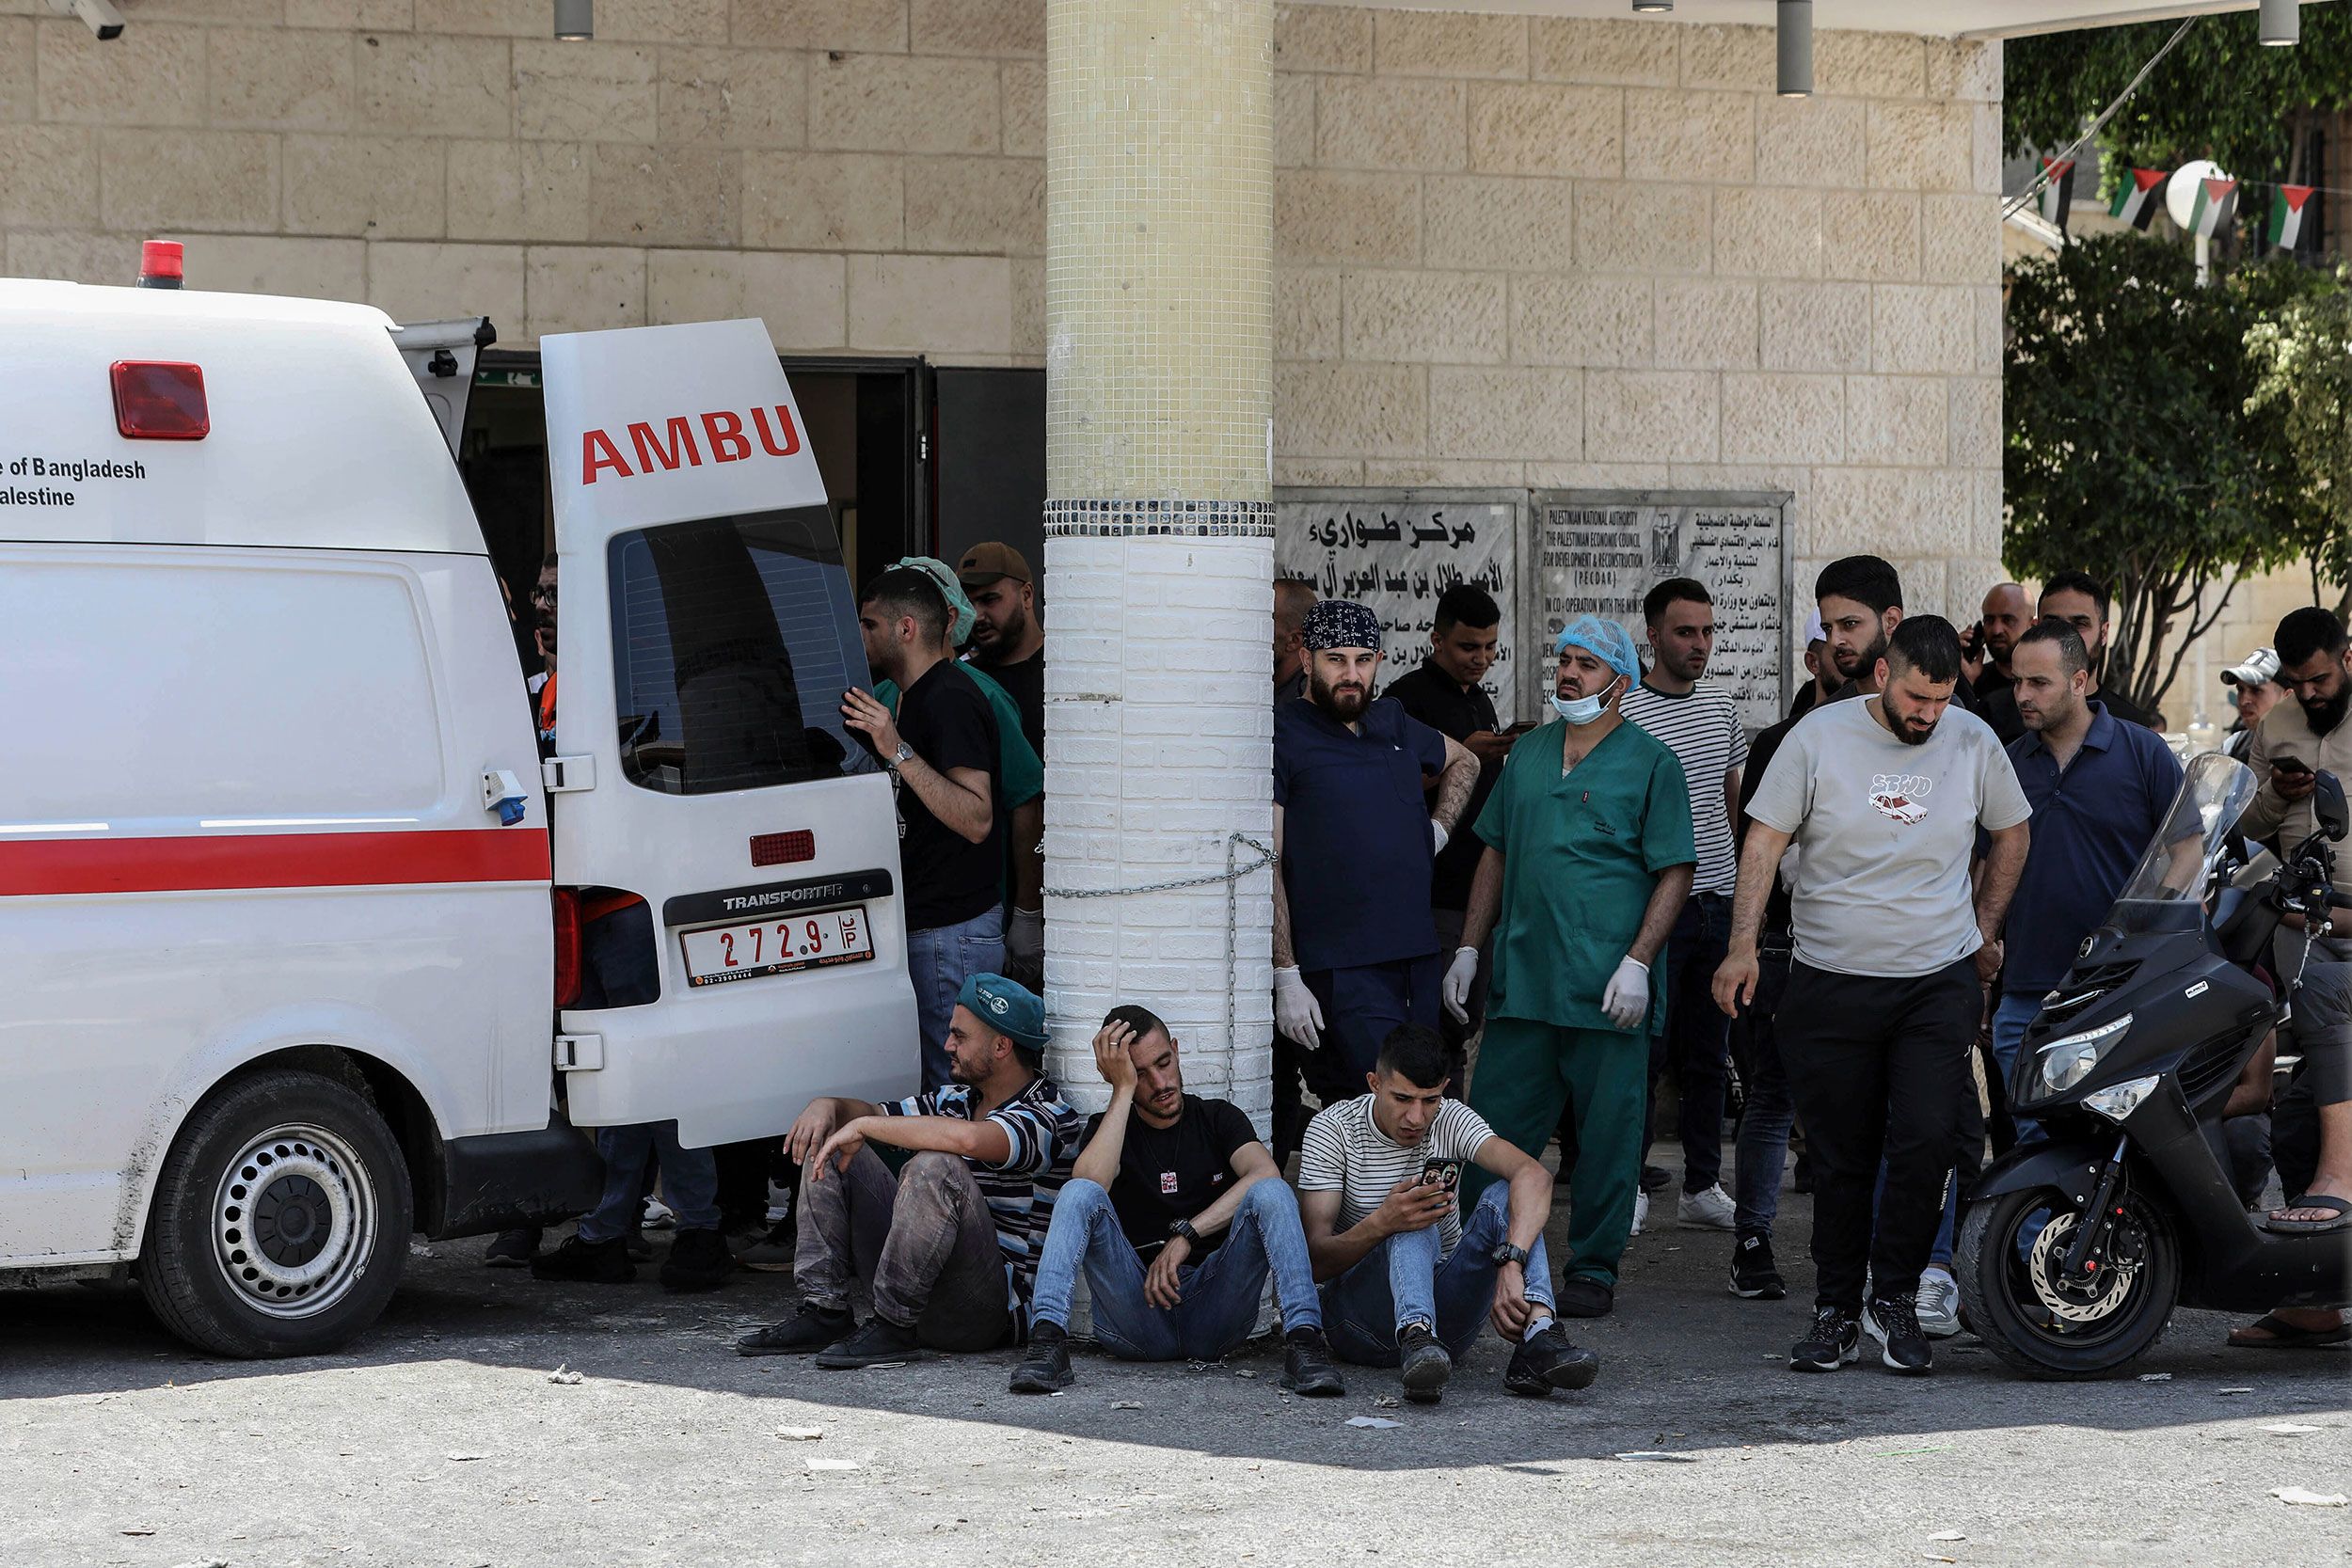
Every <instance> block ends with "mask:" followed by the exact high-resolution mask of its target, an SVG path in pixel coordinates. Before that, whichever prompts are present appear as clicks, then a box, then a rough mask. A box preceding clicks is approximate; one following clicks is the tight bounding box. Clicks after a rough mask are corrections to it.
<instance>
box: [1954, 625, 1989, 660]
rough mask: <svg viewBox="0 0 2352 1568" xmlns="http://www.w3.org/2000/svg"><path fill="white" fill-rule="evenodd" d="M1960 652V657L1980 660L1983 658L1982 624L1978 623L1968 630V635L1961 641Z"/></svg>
mask: <svg viewBox="0 0 2352 1568" xmlns="http://www.w3.org/2000/svg"><path fill="white" fill-rule="evenodd" d="M1960 651H1961V655H1962V657H1965V658H1982V657H1984V623H1983V622H1981V621H1979V622H1978V623H1977V624H1976V625H1975V626H1970V627H1969V628H1968V635H1967V636H1966V637H1964V638H1963V639H1961V643H1960Z"/></svg>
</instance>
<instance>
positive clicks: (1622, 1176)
mask: <svg viewBox="0 0 2352 1568" xmlns="http://www.w3.org/2000/svg"><path fill="white" fill-rule="evenodd" d="M1567 730H1568V726H1567V725H1566V724H1565V722H1555V723H1550V724H1546V725H1544V726H1543V727H1542V728H1540V729H1538V730H1535V731H1534V733H1533V734H1530V735H1528V736H1523V737H1522V738H1521V739H1520V740H1519V742H1518V744H1517V745H1516V746H1514V747H1512V748H1511V754H1510V756H1509V757H1507V758H1506V759H1504V762H1503V765H1502V777H1501V778H1499V779H1498V780H1496V782H1495V787H1494V793H1493V794H1491V795H1490V796H1488V797H1487V800H1486V809H1485V810H1484V811H1482V812H1481V813H1480V814H1479V816H1478V821H1477V823H1476V824H1475V827H1476V832H1477V833H1478V836H1479V838H1480V839H1482V840H1484V841H1485V843H1486V846H1487V847H1489V848H1492V849H1494V850H1496V851H1497V852H1498V853H1500V854H1501V855H1502V903H1501V906H1500V908H1499V909H1498V911H1497V913H1496V917H1495V929H1494V936H1493V942H1494V989H1493V991H1492V994H1491V996H1490V999H1489V1000H1488V1002H1487V1006H1486V1035H1485V1037H1484V1039H1483V1040H1482V1042H1481V1044H1480V1046H1479V1051H1478V1070H1477V1071H1476V1073H1475V1074H1474V1075H1473V1076H1472V1077H1471V1080H1470V1108H1471V1109H1473V1110H1475V1111H1476V1112H1478V1114H1479V1115H1480V1116H1482V1117H1486V1121H1487V1123H1488V1125H1490V1126H1492V1127H1493V1128H1494V1130H1495V1132H1496V1133H1497V1134H1498V1135H1499V1136H1501V1137H1502V1138H1505V1139H1507V1140H1508V1141H1510V1142H1511V1143H1512V1144H1514V1145H1516V1146H1517V1147H1518V1148H1522V1149H1525V1150H1526V1151H1527V1152H1528V1153H1529V1154H1532V1155H1534V1156H1537V1157H1538V1158H1540V1157H1541V1156H1542V1154H1543V1151H1544V1146H1545V1145H1546V1144H1547V1143H1549V1141H1550V1140H1551V1134H1552V1131H1553V1130H1554V1129H1555V1128H1557V1127H1558V1126H1559V1125H1560V1118H1561V1115H1562V1113H1563V1112H1564V1111H1565V1112H1566V1113H1568V1114H1569V1115H1571V1116H1573V1117H1574V1118H1575V1120H1574V1123H1573V1125H1574V1126H1575V1128H1576V1134H1577V1158H1576V1164H1575V1166H1574V1168H1573V1169H1572V1170H1570V1171H1569V1173H1568V1191H1569V1196H1570V1199H1571V1208H1570V1212H1569V1222H1568V1248H1569V1256H1568V1259H1567V1262H1566V1265H1565V1269H1564V1270H1563V1272H1564V1274H1565V1275H1568V1276H1569V1277H1577V1276H1581V1277H1584V1278H1588V1279H1592V1280H1595V1281H1597V1282H1598V1283H1600V1284H1603V1285H1607V1286H1610V1287H1614V1286H1615V1284H1616V1278H1617V1263H1618V1260H1619V1259H1621V1258H1623V1257H1624V1255H1625V1245H1626V1239H1627V1236H1628V1234H1629V1232H1630V1231H1631V1229H1632V1226H1633V1198H1634V1195H1635V1193H1636V1192H1638V1191H1639V1190H1640V1180H1641V1151H1642V1116H1643V1107H1644V1104H1645V1100H1646V1097H1647V1090H1648V1075H1649V1037H1650V1035H1651V1034H1652V1033H1653V1032H1654V1031H1657V1030H1660V1029H1662V1028H1664V1026H1665V1018H1666V987H1665V976H1664V975H1663V974H1657V975H1654V976H1653V977H1652V980H1651V983H1650V1012H1649V1017H1648V1019H1647V1020H1646V1021H1645V1023H1644V1024H1643V1025H1641V1026H1640V1027H1637V1028H1633V1029H1620V1028H1618V1027H1617V1026H1616V1025H1615V1024H1613V1023H1612V1022H1609V1017H1608V1015H1607V1014H1606V1013H1603V1012H1602V1011H1601V1010H1600V998H1601V993H1602V992H1603V991H1605V990H1607V989H1608V986H1609V980H1610V977H1611V976H1612V975H1613V974H1615V973H1616V970H1617V965H1618V963H1619V961H1620V960H1622V959H1623V958H1625V955H1626V950H1627V949H1628V948H1629V947H1631V946H1632V945H1633V939H1634V937H1635V936H1636V935H1637V934H1639V932H1640V931H1641V928H1642V916H1643V913H1644V912H1645V911H1646V910H1647V909H1648V908H1649V900H1650V895H1651V894H1652V893H1653V892H1655V891H1656V889H1657V886H1658V878H1659V874H1660V873H1661V872H1662V871H1665V870H1666V869H1668V868H1669V867H1671V866H1677V865H1690V864H1692V863H1695V861H1696V859H1697V854H1696V851H1695V849H1694V847H1693V845H1692V832H1691V793H1690V789H1689V786H1688V785H1687V784H1685V783H1684V782H1683V775H1682V764H1681V763H1679V762H1677V760H1675V754H1674V752H1670V751H1668V750H1667V749H1666V748H1665V746H1663V745H1662V744H1661V743H1660V742H1659V741H1657V740H1656V739H1654V738H1652V737H1651V736H1649V735H1648V734H1647V733H1646V732H1645V731H1644V730H1642V729H1641V728H1640V727H1638V726H1637V725H1634V724H1632V723H1629V722H1620V723H1619V724H1618V725H1617V727H1616V728H1615V729H1613V730H1612V731H1611V732H1610V733H1609V734H1608V735H1607V736H1604V737H1602V739H1601V741H1600V743H1599V744H1598V745H1597V746H1595V747H1594V748H1593V750H1592V751H1591V752H1590V753H1589V754H1587V755H1586V756H1585V758H1584V760H1583V761H1581V762H1580V763H1578V764H1577V765H1576V768H1574V770H1572V771H1570V772H1568V773H1565V774H1563V773H1562V772H1561V771H1560V763H1561V759H1562V757H1563V756H1564V755H1565V751H1564V747H1565V740H1566V736H1567ZM1472 1174H1476V1175H1479V1176H1482V1177H1483V1174H1484V1173H1465V1181H1464V1193H1463V1201H1464V1202H1465V1203H1468V1202H1470V1201H1472V1200H1474V1198H1475V1196H1476V1194H1475V1193H1474V1192H1472V1191H1470V1185H1471V1183H1470V1180H1469V1177H1470V1175H1472ZM1482 1184H1483V1183H1482Z"/></svg>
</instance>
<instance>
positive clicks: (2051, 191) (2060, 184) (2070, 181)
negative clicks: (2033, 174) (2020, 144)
mask: <svg viewBox="0 0 2352 1568" xmlns="http://www.w3.org/2000/svg"><path fill="white" fill-rule="evenodd" d="M2073 208H2074V159H2072V158H2044V159H2042V218H2043V220H2044V221H2045V222H2047V223H2049V224H2050V225H2051V226H2052V227H2053V228H2055V229H2056V230H2058V232H2059V233H2061V234H2063V233H2064V232H2066V215H2067V214H2068V213H2069V212H2070V211H2072V210H2073Z"/></svg>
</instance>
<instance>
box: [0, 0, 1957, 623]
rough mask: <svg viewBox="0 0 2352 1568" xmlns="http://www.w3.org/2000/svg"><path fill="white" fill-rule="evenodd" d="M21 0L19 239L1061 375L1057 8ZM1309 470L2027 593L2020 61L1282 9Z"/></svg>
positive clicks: (1278, 236) (7, 229)
mask: <svg viewBox="0 0 2352 1568" xmlns="http://www.w3.org/2000/svg"><path fill="white" fill-rule="evenodd" d="M124 8H125V11H126V13H127V14H128V15H129V16H130V17H131V20H132V24H131V26H130V29H129V30H128V31H127V32H126V33H125V34H124V35H123V37H122V38H121V39H119V40H117V41H115V42H113V43H109V44H105V45H101V44H99V43H98V42H97V41H96V40H93V39H92V38H91V37H90V36H89V34H88V32H87V30H86V29H85V28H84V27H83V26H82V25H81V24H80V23H78V22H75V21H72V20H70V19H65V18H58V17H54V16H51V15H49V14H48V7H47V4H46V0H0V270H5V271H6V272H8V273H9V274H15V275H26V274H30V275H39V276H55V277H78V278H84V279H87V280H90V281H120V280H126V279H127V278H128V277H129V276H130V274H131V272H132V271H133V269H134V267H135V258H136V254H137V249H136V241H137V240H139V239H140V238H143V237H146V236H149V235H155V234H164V235H169V236H173V237H178V238H183V239H184V240H186V241H187V243H188V246H189V255H188V266H189V271H190V275H191V277H192V278H193V279H194V280H195V281H196V282H197V283H198V284H199V286H204V287H217V288H230V289H261V290H270V291H278V292H287V293H316V294H327V295H334V296H338V297H345V298H364V299H368V300H371V301H373V302H374V303H376V304H379V305H381V306H383V307H384V308H385V309H387V310H389V311H391V312H392V313H393V314H395V315H401V316H408V317H412V318H413V317H419V316H445V315H450V314H454V313H457V312H460V311H468V310H480V311H482V312H484V313H486V314H488V315H490V316H492V317H493V318H494V319H496V320H497V321H498V323H499V324H500V326H501V332H502V334H503V336H504V338H505V341H507V342H509V343H528V342H529V341H532V339H534V338H536V337H537V336H538V335H539V334H540V333H543V332H550V331H561V330H567V329H573V328H579V327H590V326H612V325H630V324H635V323H642V322H660V321H675V320H689V319H697V318H704V317H709V316H713V315H720V314H727V313H733V312H738V311H756V312H758V313H760V314H762V315H764V316H765V317H766V318H767V320H768V322H769V324H770V326H771V330H772V331H773V332H774V334H775V337H776V340H777V341H778V344H779V346H781V347H783V348H786V349H787V350H795V351H805V352H843V351H848V352H872V353H878V354H884V353H888V354H914V353H920V354H924V355H928V356H930V357H931V358H933V359H934V360H938V361H942V362H948V363H958V364H1041V363H1043V360H1044V354H1045V347H1046V345H1045V319H1044V318H1045V312H1044V295H1045V280H1044V270H1045V267H1044V248H1045V239H1044V236H1045V224H1046V209H1045V191H1044V185H1045V180H1044V166H1045V158H1044V154H1045V133H1044V118H1045V116H1044V103H1045V66H1044V59H1043V54H1044V47H1045V4H1044V0H603V3H602V4H599V5H598V6H597V8H596V26H597V37H596V41H595V42H593V43H586V44H559V43H556V42H554V41H553V40H551V39H550V38H549V37H548V26H549V12H548V5H547V3H546V0H125V6H124ZM1275 28H1276V33H1275V47H1276V62H1275V63H1276V70H1277V76H1276V82H1275V92H1274V103H1273V118H1274V147H1275V164H1276V173H1275V190H1274V229H1275V248H1276V278H1275V302H1274V304H1275V309H1274V338H1275V342H1274V353H1275V359H1276V365H1275V372H1274V409H1275V458H1276V462H1275V479H1276V481H1277V483H1342V484H1386V483H1400V484H1402V483H1411V484H1450V483H1462V484H1476V485H1492V484H1512V485H1516V484H1522V483H1524V484H1535V485H1553V484H1609V485H1677V486H1680V485H1714V486H1736V487H1740V488H1756V487H1772V488H1781V489H1788V490H1791V491H1794V492H1796V494H1797V497H1798V502H1797V505H1796V507H1795V508H1794V510H1793V513H1792V516H1793V518H1794V527H1795V529H1796V531H1797V537H1796V546H1797V553H1798V556H1799V578H1800V581H1803V580H1804V578H1806V577H1807V576H1809V573H1810V571H1811V569H1812V567H1813V566H1814V565H1815V564H1816V563H1818V562H1820V561H1822V560H1825V559H1827V558H1829V557H1831V556H1834V555H1837V554H1841V553H1845V552H1847V551H1851V550H1859V549H1869V550H1875V551H1878V552H1880V553H1882V554H1884V555H1886V556H1888V557H1890V558H1892V559H1894V560H1896V561H1898V562H1899V563H1901V565H1902V566H1903V568H1904V571H1905V575H1906V578H1907V579H1908V580H1909V582H1910V584H1911V586H1912V592H1911V594H1910V597H1911V600H1912V603H1913V605H1914V607H1915V608H1945V607H1947V605H1948V607H1949V608H1950V609H1952V610H1955V611H1958V610H1969V611H1970V612H1973V607H1974V604H1975V601H1976V598H1977V596H1978V595H1979V594H1980V593H1981V590H1982V588H1983V586H1984V585H1985V584H1987V583H1990V582H1992V581H1994V580H1995V579H1996V578H1998V577H1999V576H2000V573H1999V570H1998V568H1997V567H1996V566H1995V565H1994V558H1995V557H1996V556H1997V553H1998V546H1999V531H2000V514H2001V488H2000V475H1999V469H1998V466H1997V465H1998V460H1999V450H1998V449H1999V432H2000V417H2001V410H2000V388H1999V380H1998V369H1999V355H2000V340H2001V314H2000V310H2001V307H2000V292H1999V266H2000V255H2001V250H2000V245H2001V241H2000V230H1999V226H1998V221H1997V211H1996V209H1997V199H1998V198H1997V191H1998V182H1999V175H2000V105H1999V97H2000V85H2001V70H2000V52H1999V48H1998V46H1997V45H1983V44H1960V43H1951V42H1947V41H1943V40H1923V39H1917V38H1911V37H1905V36H1901V35H1894V34H1865V33H1845V32H1835V31H1824V32H1823V33H1821V34H1820V40H1819V45H1818V57H1817V71H1816V75H1817V84H1818V87H1819V88H1820V95H1819V96H1817V97H1816V98H1814V99H1812V100H1809V101H1805V102H1797V103H1785V102H1783V101H1781V100H1780V99H1778V98H1777V97H1775V96H1774V95H1773V93H1772V71H1773V62H1772V34H1771V31H1770V30H1769V29H1766V28H1751V27H1729V28H1721V27H1703V26H1692V25H1690V24H1677V23H1673V22H1669V21H1664V20H1656V19H1641V20H1636V19H1631V18H1628V19H1625V20H1619V21H1600V22H1594V21H1564V20H1558V19H1545V18H1528V17H1518V16H1488V15H1477V14H1468V13H1439V12H1418V11H1405V10H1387V9H1371V8H1351V7H1342V6H1324V5H1291V6H1282V7H1279V8H1277V13H1276V19H1275Z"/></svg>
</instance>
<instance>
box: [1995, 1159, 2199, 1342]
mask: <svg viewBox="0 0 2352 1568" xmlns="http://www.w3.org/2000/svg"><path fill="white" fill-rule="evenodd" d="M2114 1208H2115V1209H2116V1210H2117V1211H2118V1212H2116V1213H2113V1214H2110V1215H2108V1216H2106V1218H2107V1219H2108V1220H2109V1221H2111V1226H2112V1227H2111V1228H2110V1230H2109V1231H2108V1233H2107V1235H2106V1237H2105V1238H2104V1239H2103V1240H2102V1241H2101V1242H2100V1243H2098V1245H2097V1246H2096V1248H2095V1249H2094V1254H2093V1258H2092V1259H2091V1261H2092V1262H2093V1263H2095V1265H2096V1266H2095V1267H2093V1268H2090V1269H2087V1270H2086V1271H2084V1273H2083V1275H2081V1276H2080V1277H2070V1276H2069V1275H2067V1273H2066V1270H2065V1266H2064V1262H2065V1257H2066V1253H2067V1249H2068V1248H2069V1247H2070V1246H2071V1245H2072V1244H2073V1242H2074V1236H2075V1233H2076V1227H2078V1226H2080V1225H2081V1224H2083V1223H2084V1219H2085V1216H2084V1214H2083V1212H2082V1210H2081V1208H2080V1206H2079V1205H2077V1204H2076V1203H2075V1201H2074V1199H2073V1198H2071V1197H2068V1196H2066V1195H2065V1194H2063V1193H2061V1192H2059V1191H2058V1190H2057V1189H2056V1188H2052V1187H2039V1188H2028V1189H2026V1190H2024V1191H2021V1192H2012V1193H2004V1194H2002V1195H2000V1196H1997V1197H1992V1198H1987V1199H1985V1200H1983V1201H1982V1202H1979V1203H1974V1204H1971V1205H1970V1206H1969V1208H1968V1212H1967V1213H1966V1214H1965V1215H1964V1216H1963V1218H1962V1222H1961V1232H1960V1246H1959V1249H1958V1257H1957V1259H1956V1262H1957V1263H1958V1268H1957V1269H1956V1270H1955V1271H1954V1272H1955V1273H1957V1274H1958V1275H1959V1276H1960V1295H1961V1303H1962V1306H1963V1307H1964V1308H1965V1310H1966V1312H1967V1315H1968V1323H1969V1325H1970V1326H1971V1327H1972V1328H1974V1329H1975V1330H1976V1332H1977V1334H1978V1336H1979V1338H1982V1339H1983V1340H1984V1342H1985V1344H1986V1346H1987V1347H1989V1348H1990V1349H1991V1350H1992V1352H1993V1354H1994V1355H1997V1356H1999V1357H2000V1358H2001V1360H2002V1361H2003V1362H2005V1363H2007V1364H2008V1365H2009V1366H2010V1367H2012V1368H2014V1369H2016V1370H2018V1371H2021V1372H2024V1373H2025V1374H2026V1375H2027V1376H2028V1377H2039V1378H2091V1377H2105V1376H2106V1375H2108V1374H2109V1373H2112V1372H2115V1371H2118V1370H2122V1368H2124V1367H2127V1366H2129V1365H2131V1363H2132V1362H2134V1361H2136V1360H2137V1359H2138V1358H2139V1357H2140V1356H2142V1355H2145V1354H2148V1352H2149V1351H2150V1350H2152V1349H2153V1348H2154V1346H2155V1343H2156V1341H2157V1340H2158V1339H2160V1338H2163V1337H2164V1331H2165V1330H2166V1328H2168V1327H2169V1326H2170V1324H2171V1322H2172V1308H2173V1307H2174V1305H2175V1304H2176V1303H2177V1302H2178V1301H2179V1299H2180V1293H2181V1248H2180V1242H2179V1239H2178V1238H2177V1237H2176V1236H2175V1235H2174V1233H2173V1229H2172V1223H2171V1218H2170V1216H2169V1214H2167V1213H2166V1212H2165V1211H2164V1210H2163V1209H2162V1208H2161V1207H2160V1206H2158V1205H2156V1204H2154V1203H2152V1202H2150V1201H2149V1200H2147V1199H2146V1198H2144V1197H2141V1196H2139V1195H2137V1194H2136V1193H2125V1194H2123V1195H2122V1196H2119V1197H2118V1198H2117V1199H2116V1200H2115V1203H2114Z"/></svg>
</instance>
